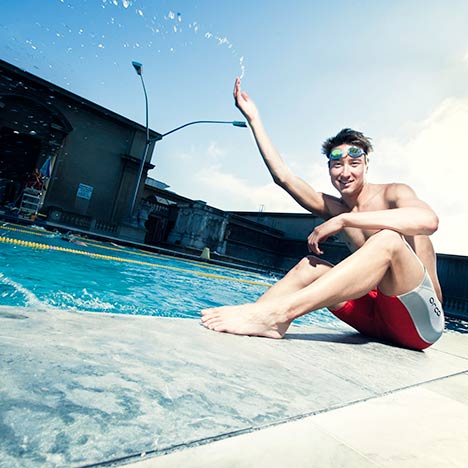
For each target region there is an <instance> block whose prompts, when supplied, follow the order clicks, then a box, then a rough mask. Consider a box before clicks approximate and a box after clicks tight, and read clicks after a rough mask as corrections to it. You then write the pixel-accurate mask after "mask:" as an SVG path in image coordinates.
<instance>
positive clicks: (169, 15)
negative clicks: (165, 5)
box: [167, 11, 175, 20]
mask: <svg viewBox="0 0 468 468" xmlns="http://www.w3.org/2000/svg"><path fill="white" fill-rule="evenodd" d="M167 16H168V18H169V19H171V20H173V19H174V18H175V13H174V12H173V11H169V13H168V14H167Z"/></svg>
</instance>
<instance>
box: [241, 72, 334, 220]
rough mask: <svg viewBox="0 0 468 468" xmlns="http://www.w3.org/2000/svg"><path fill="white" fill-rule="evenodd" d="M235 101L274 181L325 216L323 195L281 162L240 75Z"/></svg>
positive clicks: (300, 201)
mask: <svg viewBox="0 0 468 468" xmlns="http://www.w3.org/2000/svg"><path fill="white" fill-rule="evenodd" d="M234 100H235V104H236V107H237V108H238V109H239V110H240V111H241V112H242V114H243V115H244V117H245V118H246V120H247V122H248V124H249V126H250V128H251V129H252V132H253V135H254V138H255V141H256V143H257V146H258V149H259V151H260V154H261V155H262V158H263V161H264V162H265V164H266V166H267V168H268V170H269V171H270V174H271V176H272V177H273V180H274V182H275V183H276V184H277V185H279V186H280V187H281V188H283V189H284V190H286V192H288V193H289V194H290V195H291V196H292V197H293V198H294V200H296V201H297V203H299V205H301V206H303V207H304V208H305V209H306V210H309V211H311V212H313V213H315V214H317V215H319V216H322V217H324V218H328V217H329V216H330V213H329V210H328V208H327V205H326V203H325V199H324V195H323V194H322V193H320V192H317V191H315V190H314V189H313V188H312V187H311V186H310V185H309V184H308V183H307V182H305V181H304V180H303V179H301V178H300V177H298V176H296V175H294V174H293V173H292V172H291V171H290V169H289V168H288V166H287V165H286V164H285V163H284V161H283V159H282V158H281V156H280V154H279V153H278V151H277V150H276V148H275V147H274V145H273V143H272V142H271V140H270V137H269V136H268V134H267V132H266V130H265V128H264V126H263V124H262V122H261V119H260V116H259V112H258V109H257V107H256V106H255V104H254V103H253V101H252V100H251V99H250V98H249V96H248V94H247V93H246V92H245V91H241V88H240V79H239V78H237V79H236V83H235V85H234Z"/></svg>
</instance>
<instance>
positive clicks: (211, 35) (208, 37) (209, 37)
mask: <svg viewBox="0 0 468 468" xmlns="http://www.w3.org/2000/svg"><path fill="white" fill-rule="evenodd" d="M205 37H206V38H207V39H211V38H212V37H213V34H211V33H210V32H207V33H206V34H205Z"/></svg>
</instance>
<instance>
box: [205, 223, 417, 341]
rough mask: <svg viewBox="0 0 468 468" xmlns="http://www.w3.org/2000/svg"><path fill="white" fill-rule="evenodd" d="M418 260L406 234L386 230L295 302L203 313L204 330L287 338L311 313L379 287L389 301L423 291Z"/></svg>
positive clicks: (267, 302)
mask: <svg viewBox="0 0 468 468" xmlns="http://www.w3.org/2000/svg"><path fill="white" fill-rule="evenodd" d="M423 274H424V273H423V270H422V268H421V264H420V263H419V261H418V259H417V258H416V256H415V255H414V253H413V252H412V251H410V249H409V248H408V247H407V245H406V243H405V242H404V241H403V239H402V237H401V236H400V234H398V233H396V232H394V231H389V230H383V231H380V232H378V233H377V234H375V235H374V236H372V237H371V238H370V239H368V240H367V242H366V243H365V244H364V245H363V246H362V247H361V248H360V249H359V250H358V251H356V252H355V253H353V254H352V255H351V256H349V257H348V258H346V259H345V260H343V261H342V262H341V263H339V264H338V265H337V266H335V267H333V268H331V269H330V270H329V271H328V272H326V273H325V274H323V275H322V276H320V277H319V278H317V279H316V280H315V281H314V282H312V283H311V284H309V285H308V286H306V287H304V288H302V289H300V290H298V291H296V292H293V293H292V294H290V295H289V296H284V295H281V296H277V297H274V296H272V297H271V299H268V298H265V299H264V300H262V301H259V302H256V303H253V304H244V305H241V306H232V307H219V308H214V309H206V310H204V311H202V322H203V325H204V326H205V327H207V328H209V329H211V330H215V331H222V332H228V333H234V334H240V335H256V336H266V337H269V338H282V337H283V336H284V334H285V333H286V330H287V329H288V327H289V325H290V323H291V322H292V321H293V320H294V319H295V318H297V317H300V316H301V315H304V314H306V313H307V312H309V311H312V310H316V309H320V308H322V307H327V306H328V305H330V304H339V303H340V302H343V301H346V300H349V299H355V298H358V297H361V296H363V295H364V294H366V293H367V292H369V291H370V290H371V289H373V288H375V287H376V286H379V288H380V290H381V291H382V292H383V293H384V294H387V295H400V294H403V293H405V292H408V291H410V290H412V289H414V288H415V287H417V286H418V285H419V284H420V282H421V280H422V277H423Z"/></svg>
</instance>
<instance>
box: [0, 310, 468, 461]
mask: <svg viewBox="0 0 468 468" xmlns="http://www.w3.org/2000/svg"><path fill="white" fill-rule="evenodd" d="M0 344H1V346H0V359H1V362H2V366H1V367H0V382H1V386H0V466H1V467H3V466H5V467H8V468H12V467H21V468H27V467H41V468H42V467H48V466H50V467H53V466H73V467H80V466H81V467H84V466H95V467H99V466H103V467H104V466H122V465H125V466H134V467H137V468H150V467H155V468H160V467H161V468H162V467H178V466H181V467H182V466H183V467H204V468H205V467H258V466H273V467H276V466H278V467H282V466H285V465H286V466H287V465H290V466H294V467H333V468H335V467H377V466H379V467H386V466H388V467H390V466H391V467H411V468H414V467H422V466H424V467H445V466H447V467H449V466H450V467H465V466H466V460H467V459H468V444H467V443H466V441H467V440H468V335H463V334H459V333H455V332H447V333H445V334H444V336H443V337H442V339H441V340H440V341H439V342H438V343H436V344H435V345H434V346H432V347H431V348H429V349H428V350H426V351H425V352H416V351H410V350H404V349H399V348H396V347H392V346H389V345H386V344H383V343H377V342H372V341H369V340H367V339H366V338H365V337H363V336H361V335H359V334H357V333H355V332H353V331H352V330H351V329H350V328H345V327H344V326H343V328H342V329H333V328H321V327H317V326H300V327H295V326H292V327H291V328H290V330H289V333H288V334H287V336H286V339H284V340H278V341H276V340H267V339H262V338H251V337H238V336H232V335H227V334H219V333H214V332H211V331H209V330H206V329H204V328H203V327H202V326H201V325H200V324H199V322H198V321H196V320H190V319H170V318H155V317H142V316H138V317H135V316H126V315H107V314H97V313H78V312H64V311H59V310H54V309H44V308H41V307H40V306H38V307H28V308H20V307H0Z"/></svg>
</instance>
